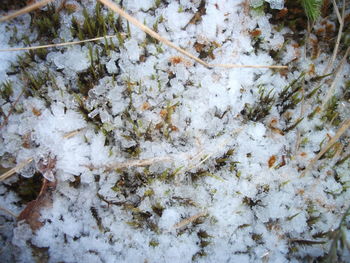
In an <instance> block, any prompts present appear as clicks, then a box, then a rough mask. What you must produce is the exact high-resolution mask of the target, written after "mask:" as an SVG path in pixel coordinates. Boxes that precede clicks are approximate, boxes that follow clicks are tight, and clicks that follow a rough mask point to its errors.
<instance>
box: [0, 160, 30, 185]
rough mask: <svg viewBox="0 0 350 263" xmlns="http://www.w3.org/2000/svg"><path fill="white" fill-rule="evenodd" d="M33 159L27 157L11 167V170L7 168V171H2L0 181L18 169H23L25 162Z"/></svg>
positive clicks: (27, 162)
mask: <svg viewBox="0 0 350 263" xmlns="http://www.w3.org/2000/svg"><path fill="white" fill-rule="evenodd" d="M33 160H34V159H33V158H29V159H27V160H25V161H23V162H21V163H19V164H17V165H16V166H15V167H13V168H12V169H11V170H8V171H7V172H5V173H3V174H2V175H1V176H0V182H2V181H4V180H5V179H7V178H9V177H11V176H12V175H14V174H15V173H17V172H18V171H20V170H21V169H23V168H24V167H25V166H26V165H27V164H29V163H31V162H32V161H33Z"/></svg>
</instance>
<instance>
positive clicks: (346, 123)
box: [300, 119, 350, 177]
mask: <svg viewBox="0 0 350 263" xmlns="http://www.w3.org/2000/svg"><path fill="white" fill-rule="evenodd" d="M349 127H350V119H347V120H346V121H344V122H343V124H342V125H341V127H340V128H339V129H338V131H337V133H336V134H335V135H334V136H333V137H332V139H330V140H329V142H328V143H327V145H326V146H325V147H323V149H322V150H321V151H320V152H319V153H318V154H317V155H316V157H315V158H313V159H312V160H311V161H310V163H309V164H308V166H307V167H306V168H305V170H304V171H303V173H302V174H301V175H300V176H301V177H303V176H305V175H306V173H307V172H309V171H310V169H311V168H312V167H313V166H314V164H315V163H316V162H317V161H318V160H319V159H320V158H321V157H322V155H324V154H325V153H326V152H327V151H328V150H329V149H330V148H331V147H332V146H333V144H335V143H336V142H337V141H338V139H339V138H340V136H342V135H343V133H344V132H345V131H346V130H347V129H348V128H349Z"/></svg>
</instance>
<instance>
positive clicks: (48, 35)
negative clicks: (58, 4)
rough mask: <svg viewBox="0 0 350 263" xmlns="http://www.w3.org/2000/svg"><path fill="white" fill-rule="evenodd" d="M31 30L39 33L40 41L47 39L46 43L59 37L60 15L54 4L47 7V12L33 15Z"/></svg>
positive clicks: (42, 11) (37, 12)
mask: <svg viewBox="0 0 350 263" xmlns="http://www.w3.org/2000/svg"><path fill="white" fill-rule="evenodd" d="M31 23H32V25H31V28H35V29H36V30H37V32H38V39H41V38H45V41H46V42H47V41H48V40H52V39H54V38H57V37H58V29H59V28H60V15H59V13H58V12H57V11H56V8H55V6H54V5H53V4H50V5H48V6H47V8H46V9H45V10H39V11H36V12H35V13H32V21H31Z"/></svg>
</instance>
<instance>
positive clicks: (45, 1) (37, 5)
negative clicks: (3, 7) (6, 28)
mask: <svg viewBox="0 0 350 263" xmlns="http://www.w3.org/2000/svg"><path fill="white" fill-rule="evenodd" d="M52 1H54V0H43V1H41V2H37V3H34V4H32V5H29V6H26V7H24V8H22V9H20V10H18V11H16V12H13V13H11V14H8V15H7V16H3V17H0V22H4V21H7V20H10V19H13V18H15V17H17V16H20V15H24V14H27V13H29V12H31V11H33V10H36V9H38V8H40V7H42V6H44V5H47V4H48V3H50V2H52Z"/></svg>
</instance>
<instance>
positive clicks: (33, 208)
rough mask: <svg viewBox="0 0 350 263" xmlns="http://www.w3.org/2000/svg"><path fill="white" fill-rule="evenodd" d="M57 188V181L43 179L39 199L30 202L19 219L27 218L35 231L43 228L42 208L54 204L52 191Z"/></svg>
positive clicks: (27, 221)
mask: <svg viewBox="0 0 350 263" xmlns="http://www.w3.org/2000/svg"><path fill="white" fill-rule="evenodd" d="M55 188H56V182H50V181H48V180H46V179H45V178H44V179H43V185H42V187H41V190H40V193H39V195H38V197H37V199H35V200H33V201H31V202H29V203H28V204H27V206H26V207H25V208H24V210H23V211H22V212H21V213H20V214H19V216H18V217H17V220H18V221H22V220H25V221H26V223H27V224H28V225H29V226H30V228H31V229H32V230H33V231H36V230H38V229H39V228H41V227H42V226H43V225H44V223H43V222H41V221H40V220H39V219H40V216H41V213H40V211H41V209H42V208H44V207H50V206H51V205H52V192H53V191H54V190H55Z"/></svg>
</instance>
